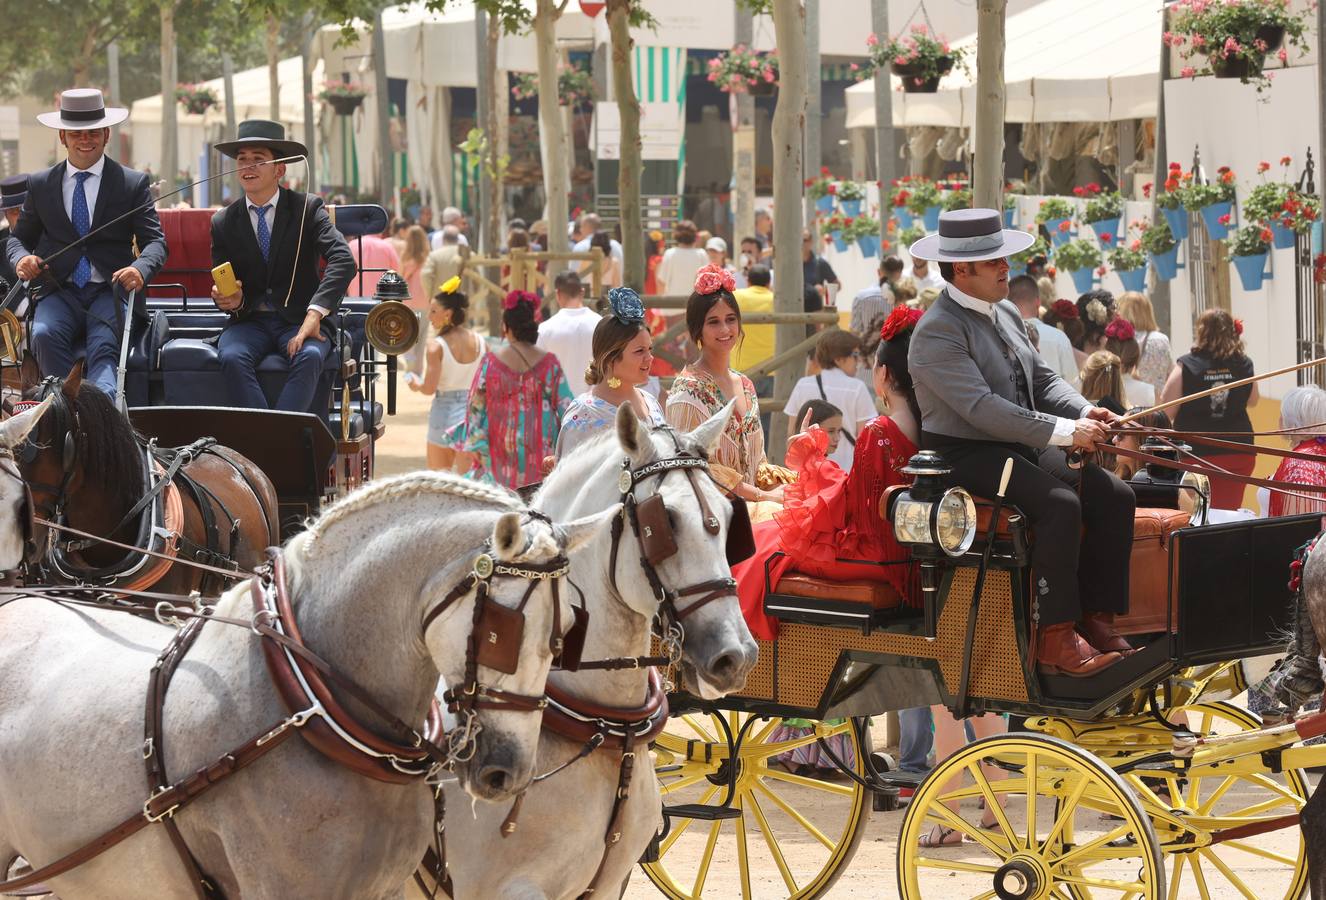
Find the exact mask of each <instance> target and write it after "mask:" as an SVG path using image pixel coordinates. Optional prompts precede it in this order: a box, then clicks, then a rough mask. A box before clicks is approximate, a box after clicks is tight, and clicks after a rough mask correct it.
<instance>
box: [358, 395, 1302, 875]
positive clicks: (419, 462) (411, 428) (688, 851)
mask: <svg viewBox="0 0 1326 900" xmlns="http://www.w3.org/2000/svg"><path fill="white" fill-rule="evenodd" d="M399 387H400V390H399V397H398V407H397V414H396V415H395V416H394V417H389V418H388V419H387V431H386V434H385V436H384V438H383V440H382V441H381V442H379V444H378V447H377V474H378V477H384V476H387V475H393V474H397V473H400V472H407V471H411V470H413V469H418V468H421V467H423V465H424V441H425V434H426V428H427V418H428V404H429V399H428V398H426V397H422V396H420V395H419V394H416V393H414V392H412V391H409V390H407V389H406V388H405V386H404V384H403V383H402V384H401V385H400V386H399ZM384 399H385V392H384ZM876 733H881V732H880V731H879V730H876ZM877 749H878V748H877ZM1312 780H1313V782H1315V778H1313V779H1312ZM774 790H775V791H776V792H777V793H778V794H779V796H781V797H783V798H785V799H786V801H787V802H788V803H789V805H791V806H792V807H794V808H795V809H796V810H797V812H798V813H800V814H802V815H803V816H804V817H805V818H806V819H807V820H808V821H809V822H810V823H812V824H814V825H815V826H816V827H818V828H819V829H820V830H821V831H822V832H823V833H826V834H835V835H836V834H837V833H838V832H840V831H841V830H842V822H844V821H845V814H844V812H843V810H844V809H845V805H844V801H843V800H842V798H841V797H837V796H833V795H830V794H827V793H826V792H824V791H820V790H810V789H806V788H802V787H798V786H796V785H789V784H785V783H779V784H777V785H775V786H774ZM1261 797H1264V795H1260V796H1254V795H1252V794H1249V793H1248V792H1246V791H1242V790H1241V789H1240V788H1236V789H1234V790H1231V791H1230V792H1229V794H1228V796H1227V797H1226V799H1225V800H1223V801H1222V803H1227V804H1232V805H1230V806H1226V807H1225V808H1226V809H1237V808H1239V807H1240V806H1246V805H1248V804H1251V803H1256V802H1259V799H1261ZM1245 798H1246V799H1245ZM684 799H685V800H686V801H691V802H693V801H694V800H696V799H698V797H686V798H684ZM1019 800H1020V798H1017V799H1015V800H1014V806H1015V807H1016V806H1017V804H1018V802H1019ZM763 807H764V812H765V815H766V818H767V821H768V824H769V828H770V831H771V833H772V834H773V835H774V836H775V840H774V843H775V844H776V845H777V847H778V850H779V851H780V852H781V854H782V855H783V857H784V859H785V862H786V865H787V867H788V870H789V872H790V873H791V874H792V875H793V877H794V878H795V879H796V881H797V882H798V883H804V882H805V880H806V878H808V877H809V873H813V872H815V871H817V870H818V869H819V868H820V867H821V865H822V864H823V861H824V859H825V858H826V853H827V851H825V849H824V847H823V846H821V844H820V843H819V842H818V841H816V840H815V839H814V837H812V836H811V835H810V833H809V832H807V831H806V830H805V829H804V828H802V827H800V826H799V825H797V824H796V823H795V822H794V821H793V820H792V819H791V818H790V817H788V816H787V815H786V814H785V813H784V812H783V811H781V810H780V809H778V808H777V807H776V806H775V805H774V804H773V803H772V802H768V801H765V802H764V803H763ZM973 815H974V812H973V811H968V813H967V817H968V818H972V816H973ZM902 818H903V813H902V812H901V811H899V812H890V813H874V814H873V815H872V817H871V819H870V821H868V822H867V823H866V825H865V835H864V837H863V839H862V841H861V844H860V846H859V848H858V850H857V852H856V854H855V856H854V857H853V858H852V859H851V861H850V863H849V864H848V865H847V867H846V870H845V872H844V874H843V875H842V876H841V877H840V878H839V880H838V881H837V883H836V884H835V885H834V886H833V887H832V888H831V889H830V890H829V891H828V893H827V894H823V895H822V896H828V897H835V898H837V897H843V898H882V897H895V896H897V895H898V888H897V875H896V860H897V842H898V833H899V830H900V829H901V827H902ZM1011 818H1013V819H1014V820H1015V821H1016V820H1017V814H1016V813H1015V814H1012V815H1011ZM1077 822H1078V827H1079V828H1080V829H1082V830H1083V831H1086V832H1096V833H1103V832H1105V831H1109V830H1110V829H1111V828H1113V827H1114V826H1115V824H1117V823H1113V822H1111V821H1109V820H1104V819H1101V817H1100V816H1099V815H1098V814H1095V813H1084V814H1083V815H1081V816H1079V817H1078V820H1077ZM748 827H749V835H748V846H749V848H750V851H749V852H750V857H749V861H750V868H751V879H752V883H751V887H750V897H751V898H753V900H777V898H786V897H787V896H788V891H787V890H786V888H785V887H784V882H783V879H782V877H781V876H780V874H779V870H778V867H777V865H776V863H775V862H774V859H773V857H772V855H771V851H770V850H769V849H768V843H767V842H766V841H765V840H764V839H763V837H762V836H761V834H760V832H759V831H758V830H757V829H756V826H755V825H754V824H751V825H750V826H748ZM835 828H836V829H837V831H834V829H835ZM708 834H709V828H708V826H707V823H697V824H696V825H695V826H693V827H692V828H691V829H690V831H688V832H687V834H685V835H684V836H683V838H682V839H679V840H678V842H677V844H676V846H675V847H674V848H673V849H672V851H671V853H670V854H669V855H668V856H667V863H668V865H669V867H670V869H671V870H672V871H674V872H676V873H677V874H678V877H679V878H684V879H685V880H686V881H687V882H688V883H689V881H690V879H692V878H693V877H694V874H695V870H696V868H697V866H698V864H699V861H700V859H701V857H702V856H703V851H704V847H705V843H706V841H707V838H708ZM734 835H735V829H734V826H733V824H732V823H725V824H724V825H723V826H722V827H721V828H720V829H719V832H718V838H717V840H716V842H715V852H714V861H713V864H712V867H711V869H710V871H709V873H708V880H707V883H706V886H705V890H704V894H703V895H704V896H706V897H715V898H736V897H741V896H742V891H741V885H740V881H739V878H738V874H737V873H738V867H737V855H736V841H735V839H734ZM1298 839H1299V836H1298V832H1297V829H1292V830H1289V831H1284V832H1277V833H1276V834H1274V835H1269V836H1265V837H1262V838H1259V839H1258V842H1257V844H1256V847H1257V848H1260V849H1261V850H1264V851H1270V852H1272V853H1275V854H1279V855H1281V856H1294V855H1295V854H1296V853H1297V845H1298ZM931 855H934V856H937V857H939V858H941V859H944V860H953V861H965V862H970V863H982V862H985V861H987V860H986V859H984V858H983V857H982V854H981V853H980V852H979V851H978V850H976V849H974V848H973V845H970V844H968V845H966V846H964V847H961V848H958V849H954V850H945V851H942V852H941V853H939V854H931ZM1221 859H1222V860H1224V861H1226V862H1227V864H1228V865H1229V866H1230V867H1231V869H1232V870H1233V872H1234V873H1235V875H1236V876H1237V877H1238V878H1240V879H1242V880H1243V881H1244V882H1245V883H1246V884H1248V885H1250V886H1252V891H1253V893H1254V895H1255V896H1256V897H1258V898H1265V900H1280V898H1283V897H1284V896H1285V886H1286V885H1287V871H1286V870H1285V868H1284V867H1283V866H1282V865H1280V864H1277V863H1274V862H1270V861H1268V860H1266V859H1265V858H1262V857H1260V856H1256V855H1252V854H1249V853H1242V852H1239V851H1237V850H1234V851H1229V850H1226V851H1222V856H1221ZM1203 869H1204V873H1205V874H1206V876H1207V885H1208V889H1209V896H1210V897H1212V898H1218V900H1226V898H1229V900H1234V898H1239V897H1242V896H1244V895H1243V894H1241V893H1240V892H1239V891H1238V890H1237V889H1236V888H1235V887H1234V886H1233V885H1232V884H1231V883H1230V882H1229V881H1228V880H1226V879H1224V878H1223V877H1221V876H1220V875H1219V873H1218V872H1214V869H1213V867H1212V866H1210V865H1205V866H1204V867H1203ZM1133 873H1135V866H1134V872H1133ZM1133 873H1130V872H1129V871H1128V870H1127V865H1126V864H1121V865H1120V866H1119V867H1116V868H1115V869H1114V870H1112V871H1111V875H1113V876H1114V877H1119V878H1126V877H1129V875H1130V874H1133ZM1212 873H1214V874H1212ZM990 888H991V884H990V881H989V879H988V877H985V876H975V875H970V874H965V873H943V874H942V875H936V876H931V879H930V881H928V882H926V885H925V890H924V893H923V896H924V897H925V898H926V900H930V898H943V900H950V898H959V897H975V896H981V895H983V894H984V893H985V892H987V891H989V890H990ZM625 896H626V897H627V898H629V900H650V898H655V897H659V896H662V895H661V894H660V892H659V891H658V890H657V889H656V888H655V887H654V885H653V884H652V883H651V882H650V881H649V879H648V878H647V877H645V875H644V873H643V872H640V871H639V870H637V871H636V873H635V875H634V876H633V877H632V879H631V883H630V885H629V887H628V888H627V891H626V894H625ZM1091 896H1093V897H1108V898H1114V897H1118V896H1121V892H1119V891H1108V890H1099V889H1097V890H1095V891H1093V892H1092V894H1091ZM1170 896H1171V897H1175V896H1177V897H1178V898H1190V897H1194V898H1195V897H1200V896H1202V894H1201V893H1200V892H1199V891H1198V890H1197V888H1196V887H1195V882H1194V880H1193V877H1192V874H1191V871H1190V870H1189V871H1185V873H1184V875H1183V878H1182V881H1181V884H1180V889H1179V891H1178V893H1177V895H1174V894H1170Z"/></svg>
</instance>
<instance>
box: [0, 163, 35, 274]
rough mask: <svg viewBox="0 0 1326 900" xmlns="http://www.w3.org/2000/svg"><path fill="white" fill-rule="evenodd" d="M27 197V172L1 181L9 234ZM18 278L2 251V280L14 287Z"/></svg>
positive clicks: (1, 207)
mask: <svg viewBox="0 0 1326 900" xmlns="http://www.w3.org/2000/svg"><path fill="white" fill-rule="evenodd" d="M27 198H28V176H27V173H24V174H22V175H10V176H9V177H8V178H6V179H4V180H3V181H0V212H2V213H4V214H5V224H6V225H7V227H8V228H9V234H13V232H14V226H15V225H17V224H18V214H19V211H20V210H21V209H23V201H24V200H26V199H27ZM6 239H8V235H6ZM17 278H18V276H17V275H16V274H15V273H14V267H13V266H12V265H10V263H9V258H8V257H7V256H5V254H4V253H2V252H0V281H3V282H4V283H5V284H7V285H9V286H10V287H13V286H14V281H15V280H16V279H17Z"/></svg>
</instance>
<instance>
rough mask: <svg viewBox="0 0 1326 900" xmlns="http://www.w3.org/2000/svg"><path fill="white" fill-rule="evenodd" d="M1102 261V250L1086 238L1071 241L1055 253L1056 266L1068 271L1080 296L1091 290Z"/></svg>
mask: <svg viewBox="0 0 1326 900" xmlns="http://www.w3.org/2000/svg"><path fill="white" fill-rule="evenodd" d="M1100 261H1101V257H1100V248H1099V247H1097V246H1096V245H1095V244H1094V243H1092V242H1091V241H1088V240H1086V239H1084V238H1076V239H1074V240H1071V241H1069V242H1068V243H1066V244H1064V245H1063V246H1062V247H1060V248H1059V249H1058V250H1056V251H1054V264H1055V265H1056V266H1058V267H1059V268H1061V269H1067V270H1068V274H1069V275H1070V276H1071V277H1072V279H1073V287H1075V288H1077V292H1078V293H1079V294H1085V293H1086V292H1087V291H1089V290H1091V285H1092V283H1093V282H1094V281H1095V278H1096V271H1095V270H1096V267H1097V266H1099V265H1100Z"/></svg>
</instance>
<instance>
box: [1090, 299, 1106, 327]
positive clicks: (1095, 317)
mask: <svg viewBox="0 0 1326 900" xmlns="http://www.w3.org/2000/svg"><path fill="white" fill-rule="evenodd" d="M1087 318H1088V319H1090V320H1091V321H1092V322H1094V323H1095V324H1097V325H1104V324H1105V323H1106V322H1107V321H1109V318H1110V311H1109V310H1108V309H1106V308H1105V304H1104V303H1101V302H1100V301H1099V300H1089V301H1087Z"/></svg>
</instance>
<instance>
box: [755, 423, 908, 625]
mask: <svg viewBox="0 0 1326 900" xmlns="http://www.w3.org/2000/svg"><path fill="white" fill-rule="evenodd" d="M828 446H829V436H828V434H827V433H826V432H825V431H824V430H823V429H821V428H816V427H812V428H811V429H810V430H809V431H807V432H805V433H803V434H799V435H797V436H796V437H795V438H793V439H792V443H791V444H789V445H788V448H787V466H788V468H791V469H796V470H797V480H796V481H795V482H794V483H792V484H789V485H787V486H786V487H785V488H784V489H783V510H782V511H781V512H779V513H778V514H777V515H776V516H775V517H774V518H773V520H771V521H767V522H761V523H759V524H758V525H756V526H755V545H756V551H755V555H754V556H753V557H751V558H750V559H748V560H746V561H745V562H742V563H739V564H738V565H736V566H733V567H732V575H733V577H734V578H736V580H737V595H738V597H739V598H740V599H741V609H742V612H743V613H745V616H746V623H747V625H749V626H750V630H751V633H752V634H754V635H755V636H756V637H757V638H760V639H762V640H773V639H774V638H775V637H776V636H777V634H778V623H777V621H776V620H774V619H771V618H770V617H769V616H767V615H765V613H764V595H765V583H766V582H765V569H766V566H767V567H768V583H769V584H777V583H778V580H779V579H780V578H782V577H783V575H784V573H786V572H787V571H789V570H795V571H798V572H804V573H806V574H807V575H813V576H815V577H817V578H830V579H839V580H869V581H885V582H887V583H889V584H890V585H892V586H893V587H894V588H895V589H896V590H897V591H898V592H899V593H900V594H902V595H903V596H904V597H908V598H910V599H912V600H913V601H914V600H915V596H916V578H915V576H914V574H913V573H914V570H915V567H914V566H913V565H912V563H911V556H910V554H909V553H908V552H907V551H906V550H904V549H903V548H902V547H901V546H900V545H899V544H898V542H897V541H896V540H895V539H894V537H893V529H892V528H891V527H889V523H888V522H886V521H884V520H883V519H881V518H880V515H879V498H880V497H881V496H882V495H883V493H884V491H885V490H886V489H888V488H890V487H892V486H894V485H897V484H908V483H910V482H911V477H910V476H907V475H903V474H902V472H901V469H902V468H903V467H904V466H906V465H907V461H908V460H909V459H911V457H912V455H913V454H915V453H916V449H917V448H916V445H915V444H913V443H912V442H911V440H910V439H909V438H908V437H907V435H905V434H903V432H902V429H900V428H899V427H898V426H897V425H896V424H894V422H893V420H892V419H890V418H889V417H888V416H880V417H878V418H877V419H875V420H874V421H872V422H871V423H870V424H869V425H867V426H866V427H865V428H863V429H862V430H861V434H860V435H859V436H858V437H857V439H856V454H855V456H854V457H853V462H852V470H851V472H844V471H843V470H842V469H840V468H839V467H838V464H837V463H835V462H833V461H831V460H829V459H828V458H826V456H825V450H826V449H827V448H828ZM779 553H781V554H784V555H782V556H777V557H776V558H775V556H776V554H779ZM854 560H860V562H853V561H854ZM881 563H883V565H881Z"/></svg>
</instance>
